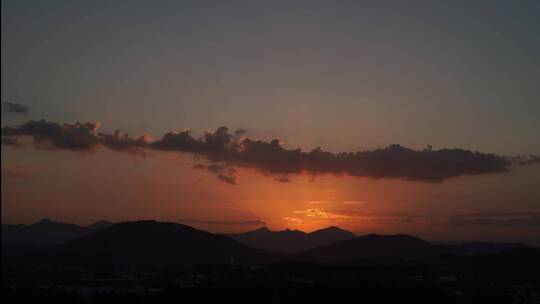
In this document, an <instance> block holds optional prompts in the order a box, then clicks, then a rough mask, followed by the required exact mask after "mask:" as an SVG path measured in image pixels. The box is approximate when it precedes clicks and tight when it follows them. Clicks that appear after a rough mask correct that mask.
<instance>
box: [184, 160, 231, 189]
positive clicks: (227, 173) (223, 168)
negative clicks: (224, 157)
mask: <svg viewBox="0 0 540 304" xmlns="http://www.w3.org/2000/svg"><path fill="white" fill-rule="evenodd" d="M193 169H198V170H208V171H210V173H212V174H214V175H215V176H216V177H217V179H218V180H220V181H222V182H225V183H227V184H229V185H236V176H235V175H236V174H237V173H238V171H237V170H236V169H234V168H232V167H230V166H228V165H226V164H210V165H203V164H195V165H194V166H193Z"/></svg>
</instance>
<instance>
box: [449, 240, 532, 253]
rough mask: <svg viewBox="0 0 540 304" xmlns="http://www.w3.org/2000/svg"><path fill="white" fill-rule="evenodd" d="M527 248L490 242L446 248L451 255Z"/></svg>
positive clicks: (516, 244)
mask: <svg viewBox="0 0 540 304" xmlns="http://www.w3.org/2000/svg"><path fill="white" fill-rule="evenodd" d="M524 248H529V246H527V245H525V244H523V243H491V242H464V243H459V244H454V245H451V246H448V249H449V252H450V253H451V254H457V255H475V254H482V253H496V252H502V251H506V250H511V249H524Z"/></svg>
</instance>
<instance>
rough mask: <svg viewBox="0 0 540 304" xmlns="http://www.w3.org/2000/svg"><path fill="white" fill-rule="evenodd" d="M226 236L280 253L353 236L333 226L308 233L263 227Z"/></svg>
mask: <svg viewBox="0 0 540 304" xmlns="http://www.w3.org/2000/svg"><path fill="white" fill-rule="evenodd" d="M227 236H228V237H230V238H232V239H235V240H237V241H239V242H240V243H242V244H244V245H247V246H250V247H254V248H260V249H264V250H268V251H274V252H282V253H296V252H300V251H303V250H307V249H311V248H315V247H318V246H322V245H327V244H330V243H333V242H337V241H342V240H346V239H351V238H354V237H355V235H354V234H353V233H352V232H349V231H346V230H343V229H340V228H338V227H335V226H331V227H328V228H324V229H320V230H317V231H313V232H310V233H306V232H303V231H299V230H288V229H287V230H283V231H271V230H270V229H268V228H266V227H263V228H260V229H257V230H254V231H249V232H244V233H233V234H227Z"/></svg>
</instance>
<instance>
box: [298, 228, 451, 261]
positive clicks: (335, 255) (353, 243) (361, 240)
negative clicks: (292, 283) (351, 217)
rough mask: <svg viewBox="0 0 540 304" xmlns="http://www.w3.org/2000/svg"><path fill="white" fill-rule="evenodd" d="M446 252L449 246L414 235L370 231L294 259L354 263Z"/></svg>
mask: <svg viewBox="0 0 540 304" xmlns="http://www.w3.org/2000/svg"><path fill="white" fill-rule="evenodd" d="M444 253H446V248H445V247H443V246H439V245H434V244H431V243H428V242H426V241H424V240H422V239H419V238H417V237H414V236H409V235H404V234H397V235H377V234H370V235H366V236H359V237H356V238H353V239H348V240H344V241H340V242H335V243H332V244H329V245H325V246H320V247H317V248H313V249H310V250H306V251H303V252H300V253H298V254H296V255H295V256H294V258H295V259H298V260H306V261H316V262H353V261H356V260H362V259H372V258H383V257H394V258H424V257H430V256H435V255H440V254H444Z"/></svg>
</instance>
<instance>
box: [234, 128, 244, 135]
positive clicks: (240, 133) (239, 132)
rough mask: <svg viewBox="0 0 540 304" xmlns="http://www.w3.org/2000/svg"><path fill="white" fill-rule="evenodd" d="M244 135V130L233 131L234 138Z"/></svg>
mask: <svg viewBox="0 0 540 304" xmlns="http://www.w3.org/2000/svg"><path fill="white" fill-rule="evenodd" d="M246 133H247V130H246V129H236V131H234V135H236V136H242V135H245V134H246Z"/></svg>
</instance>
